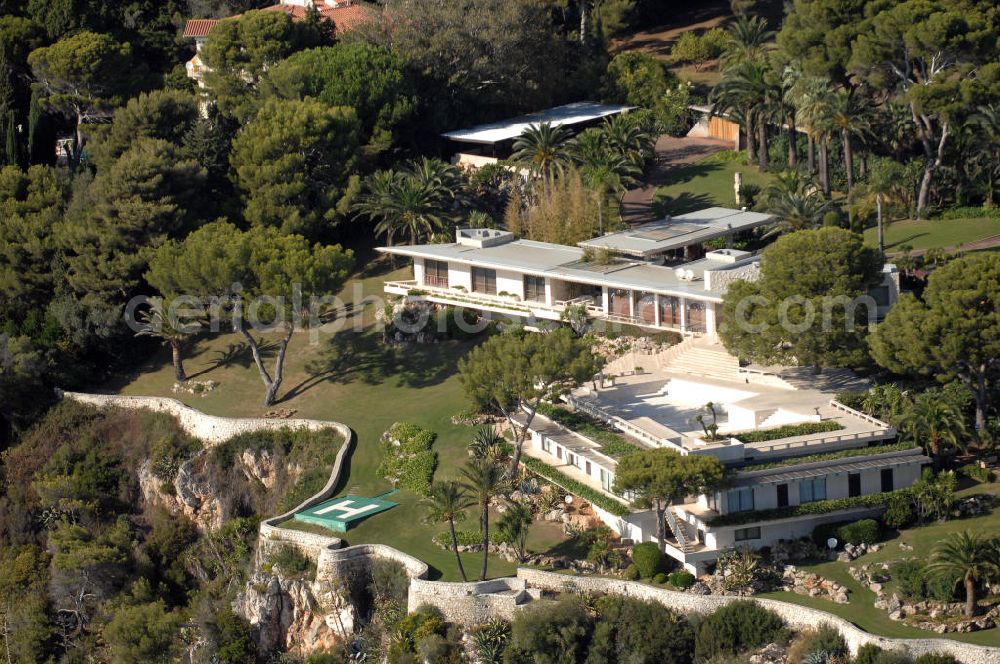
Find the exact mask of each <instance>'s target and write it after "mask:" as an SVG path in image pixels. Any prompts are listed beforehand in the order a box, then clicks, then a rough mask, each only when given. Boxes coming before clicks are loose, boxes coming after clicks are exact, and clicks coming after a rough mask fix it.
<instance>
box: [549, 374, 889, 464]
mask: <svg viewBox="0 0 1000 664" xmlns="http://www.w3.org/2000/svg"><path fill="white" fill-rule="evenodd" d="M834 396H835V395H833V394H831V393H828V392H824V391H821V390H815V389H795V388H792V387H791V386H788V387H777V386H774V385H767V384H760V383H749V382H747V381H746V379H745V378H741V377H739V376H734V379H733V380H724V379H722V378H719V377H714V376H713V377H706V376H693V375H691V374H689V373H681V372H673V371H670V370H656V371H653V372H651V373H646V372H643V373H640V374H633V375H626V376H617V377H615V379H614V382H613V384H611V385H608V384H605V385H603V386H602V385H597V386H596V389H595V385H594V384H593V383H591V384H588V385H585V386H583V387H581V388H579V389H577V390H575V391H574V392H573V394H572V395H570V396H569V401H570V403H571V404H572V405H573V406H575V407H576V408H579V409H580V410H582V411H584V412H587V413H588V414H590V415H592V416H595V417H598V418H600V419H602V420H604V421H605V422H608V423H609V424H611V425H612V426H614V427H615V428H617V429H619V430H620V431H622V432H624V433H627V434H629V435H630V436H631V437H633V438H635V439H637V440H640V441H642V442H644V443H645V444H647V445H650V446H655V447H664V446H667V447H673V448H674V449H677V450H678V451H680V452H682V453H685V454H704V453H708V454H713V455H715V456H717V457H719V458H720V460H722V461H723V462H728V463H740V462H742V461H745V460H748V459H756V460H760V459H766V458H776V457H781V456H789V455H801V454H812V453H816V452H827V451H834V450H838V449H846V448H851V447H860V446H864V445H867V444H868V443H869V442H872V441H876V440H884V439H889V438H892V437H894V436H895V434H896V432H895V430H894V429H893V428H892V427H890V426H889V425H887V424H885V423H884V422H880V421H879V420H877V419H875V418H872V417H869V416H867V415H865V414H863V413H860V412H858V411H855V410H852V409H850V408H847V407H846V406H843V405H842V404H840V403H839V402H837V401H836V400H835V399H834ZM708 402H712V403H713V404H714V405H715V408H716V424H717V425H718V427H719V429H718V431H719V433H720V434H721V435H723V436H725V435H726V434H733V433H739V432H744V431H751V430H764V429H769V428H776V427H780V426H783V425H789V424H800V423H806V422H820V421H834V422H836V423H837V424H839V425H840V427H841V428H840V429H838V430H835V431H828V432H821V433H814V434H809V435H803V436H793V437H787V438H782V439H779V440H773V441H766V442H758V443H744V442H742V441H740V440H739V439H738V437H731V436H727V437H726V439H724V440H723V441H720V442H706V441H705V440H704V432H703V430H702V428H701V426H700V425H699V424H698V423H697V422H696V421H695V419H694V418H695V417H696V416H698V415H702V416H703V417H704V418H705V421H706V424H708V423H710V422H711V416H710V415H708V413H707V412H706V410H705V408H704V406H705V404H706V403H708Z"/></svg>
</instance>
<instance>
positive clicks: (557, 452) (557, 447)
mask: <svg viewBox="0 0 1000 664" xmlns="http://www.w3.org/2000/svg"><path fill="white" fill-rule="evenodd" d="M556 458H557V459H562V448H561V447H559V446H558V445H556Z"/></svg>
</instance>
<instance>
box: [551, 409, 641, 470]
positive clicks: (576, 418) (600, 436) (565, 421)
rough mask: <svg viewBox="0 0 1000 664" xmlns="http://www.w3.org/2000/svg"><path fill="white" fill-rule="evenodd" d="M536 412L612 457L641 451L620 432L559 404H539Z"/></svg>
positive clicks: (620, 456) (616, 457)
mask: <svg viewBox="0 0 1000 664" xmlns="http://www.w3.org/2000/svg"><path fill="white" fill-rule="evenodd" d="M538 412H539V413H541V414H542V415H544V416H545V417H547V418H549V419H550V420H552V421H553V422H557V423H559V424H561V425H562V426H564V427H566V428H567V429H570V430H571V431H575V432H577V433H578V434H580V435H582V436H585V437H586V438H590V439H591V440H593V441H594V442H595V443H597V444H599V445H600V446H601V452H602V453H604V454H606V455H607V456H609V457H611V458H612V459H620V458H622V457H625V456H628V455H630V454H635V453H636V452H641V451H642V449H641V448H639V446H638V445H633V444H632V443H630V442H628V440H627V439H626V438H625V437H624V436H622V435H620V434H617V433H615V432H613V431H608V430H607V429H604V428H602V427H601V425H600V424H598V423H597V422H596V421H595V420H594V419H592V418H591V417H589V416H587V415H585V414H583V413H579V412H576V413H574V412H570V411H568V410H566V409H565V408H562V407H560V406H553V405H551V404H547V403H543V404H539V406H538Z"/></svg>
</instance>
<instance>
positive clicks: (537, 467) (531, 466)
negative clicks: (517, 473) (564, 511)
mask: <svg viewBox="0 0 1000 664" xmlns="http://www.w3.org/2000/svg"><path fill="white" fill-rule="evenodd" d="M521 463H523V464H524V465H525V467H526V468H527V469H528V470H530V471H531V472H533V473H535V474H536V475H539V476H541V477H543V478H545V479H547V480H548V481H550V482H552V483H553V484H557V485H559V486H561V487H562V488H563V489H565V490H566V491H568V492H569V493H571V494H573V495H574V496H579V497H580V498H583V499H584V500H587V501H590V503H592V504H593V505H595V506H597V507H599V508H601V509H602V510H604V511H605V512H610V513H611V514H614V515H615V516H628V514H629V512H630V510H629V508H628V506H627V505H625V504H624V503H622V502H620V501H618V500H615V499H614V498H612V497H610V496H606V495H604V494H603V493H601V492H600V491H597V490H596V489H592V488H591V487H589V486H587V485H586V484H583V483H582V482H578V481H576V480H574V479H573V478H572V477H570V476H569V475H566V474H564V473H562V472H560V471H558V470H556V469H555V468H553V467H552V466H550V465H548V464H547V463H545V462H544V461H540V460H538V459H536V458H534V457H529V456H523V457H521Z"/></svg>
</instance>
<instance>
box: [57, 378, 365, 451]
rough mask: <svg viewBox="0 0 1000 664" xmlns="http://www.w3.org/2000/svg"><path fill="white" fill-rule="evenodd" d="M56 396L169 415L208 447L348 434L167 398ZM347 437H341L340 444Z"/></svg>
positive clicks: (326, 425) (321, 424) (323, 424)
mask: <svg viewBox="0 0 1000 664" xmlns="http://www.w3.org/2000/svg"><path fill="white" fill-rule="evenodd" d="M59 395H60V396H61V397H62V398H65V399H71V400H73V401H78V402H80V403H85V404H90V405H91V406H97V407H98V408H106V407H114V408H126V409H140V408H141V409H146V410H152V411H155V412H158V413H169V414H170V415H173V416H174V417H175V418H177V422H178V424H180V426H181V428H182V429H183V430H184V431H185V432H187V433H188V434H189V435H191V436H194V437H195V438H199V439H200V440H202V441H204V442H205V443H208V445H209V446H211V445H215V444H218V443H221V442H223V441H225V440H228V439H229V438H232V437H233V436H235V435H236V434H239V433H246V432H248V431H276V430H278V429H300V428H304V429H309V430H311V431H316V430H319V429H330V428H333V429H338V430H339V431H340V432H341V434H344V432H345V431H346V432H350V429H348V428H347V427H346V426H344V425H343V424H341V423H339V422H327V421H324V420H305V419H298V418H289V419H269V418H264V417H217V416H215V415H207V414H205V413H203V412H201V411H200V410H195V409H194V408H191V407H190V406H186V405H184V404H183V403H181V402H180V401H178V400H177V399H171V398H169V397H132V396H123V395H120V394H86V393H83V392H63V391H60V392H59ZM349 437H350V436H349V435H345V436H344V440H347V439H348V438H349Z"/></svg>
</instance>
